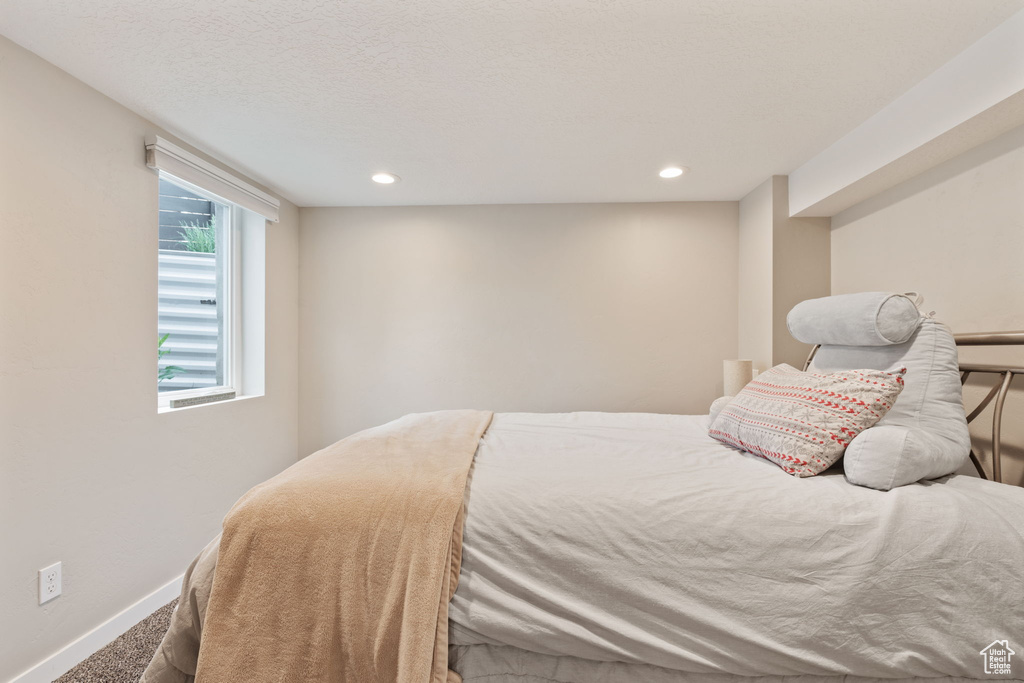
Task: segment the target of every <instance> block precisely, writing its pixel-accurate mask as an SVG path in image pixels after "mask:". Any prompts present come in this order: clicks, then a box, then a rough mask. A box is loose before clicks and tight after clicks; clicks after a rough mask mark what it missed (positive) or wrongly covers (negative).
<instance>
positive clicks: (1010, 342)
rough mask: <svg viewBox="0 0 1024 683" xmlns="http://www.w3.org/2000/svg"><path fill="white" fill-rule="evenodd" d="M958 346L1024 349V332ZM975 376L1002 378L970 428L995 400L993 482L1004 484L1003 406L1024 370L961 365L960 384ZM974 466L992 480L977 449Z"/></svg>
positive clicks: (970, 339) (985, 335)
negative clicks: (1022, 347)
mask: <svg viewBox="0 0 1024 683" xmlns="http://www.w3.org/2000/svg"><path fill="white" fill-rule="evenodd" d="M953 338H954V339H955V340H956V345H957V346H1024V331H1020V332H973V333H971V334H956V335H953ZM817 352H818V347H817V346H815V347H814V348H812V349H811V353H810V355H808V356H807V360H806V361H804V370H806V369H807V368H809V367H810V366H811V361H812V360H814V354H816V353H817ZM972 374H979V375H981V374H989V375H998V376H999V381H998V382H997V383H996V384H995V386H993V387H992V390H991V391H989V392H988V395H987V396H985V398H983V399H982V400H981V403H979V404H978V405H977V406H976V407H975V408H974V410H972V411H971V412H970V413H968V414H967V422H968V424H969V423H971V422H973V421H974V419H975V418H976V417H978V416H979V415H981V413H982V411H984V410H985V408H987V407H988V405H989V404H990V403H992V400H993V399H995V402H996V405H995V411H994V412H993V413H992V477H991V479H992V481H999V482H1001V481H1002V480H1003V466H1002V439H1001V437H1002V430H1003V404H1004V403H1006V394H1007V393H1009V391H1010V383H1011V382H1013V378H1014V377H1015V376H1016V375H1024V367H1014V366H1009V365H981V364H977V363H961V364H960V384H961V385H962V384H965V383H966V382H967V378H968V377H970V376H971V375H972ZM971 462H973V463H974V468H975V469H976V470H978V474H979V475H980V476H981V478H982V479H989V476H988V475H987V474H986V473H985V469H984V468H983V467H982V466H981V462H980V461H979V460H978V456H977V454H976V453H975V452H974V448H973V447H972V448H971Z"/></svg>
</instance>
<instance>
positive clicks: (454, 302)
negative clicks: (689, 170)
mask: <svg viewBox="0 0 1024 683" xmlns="http://www.w3.org/2000/svg"><path fill="white" fill-rule="evenodd" d="M736 222H737V205H736V204H735V203H724V202H723V203H665V204H576V205H573V204H562V205H558V204H549V205H517V206H458V207H390V208H351V209H349V208H333V209H302V210H301V211H300V224H301V240H300V245H301V246H300V268H299V272H300V294H301V296H300V300H301V313H300V338H301V354H300V358H301V363H300V365H301V375H300V379H301V381H300V386H301V388H302V389H301V398H300V414H301V433H302V440H301V445H300V448H301V451H302V452H303V453H307V452H310V451H312V450H314V449H316V448H319V447H322V446H325V445H327V444H329V443H331V442H332V441H334V440H336V439H339V438H341V437H343V436H346V435H348V434H350V433H352V432H354V431H357V430H359V429H362V428H365V427H370V426H372V425H376V424H379V423H381V422H384V421H386V420H391V419H393V418H396V417H398V416H400V415H402V414H404V413H408V412H413V411H429V410H437V409H441V408H457V407H477V408H490V409H493V410H498V411H573V410H605V411H651V412H673V413H704V412H706V411H707V406H708V404H709V403H710V402H711V401H712V400H713V399H714V398H715V397H717V396H718V395H720V393H721V391H722V387H721V382H722V380H721V374H722V373H721V360H722V359H724V358H732V357H735V355H736V320H737V313H736V310H737V299H736V296H737V294H736V275H737V273H736V269H737V263H736Z"/></svg>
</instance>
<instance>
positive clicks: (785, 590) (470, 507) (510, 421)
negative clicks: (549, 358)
mask: <svg viewBox="0 0 1024 683" xmlns="http://www.w3.org/2000/svg"><path fill="white" fill-rule="evenodd" d="M470 476H471V479H470V484H469V486H468V487H467V493H466V506H467V507H466V522H465V531H464V546H463V558H462V571H461V578H460V583H459V587H458V590H457V592H456V594H455V596H454V599H453V601H452V603H451V606H450V610H449V619H450V629H451V643H452V644H453V645H455V646H461V649H460V647H456V651H461V652H463V653H464V655H465V656H464V660H465V657H466V656H468V654H465V653H468V652H478V653H487V652H491V651H493V652H498V653H509V652H516V651H525V652H528V653H536V654H540V655H548V656H553V657H556V658H564V657H569V658H578V659H580V660H585V661H587V662H590V663H594V662H619V663H635V664H644V665H650V666H653V667H658V668H663V669H667V670H670V671H675V672H685V673H692V674H722V675H734V676H758V675H771V676H796V675H812V676H837V675H848V674H849V675H856V676H860V677H865V678H872V677H877V678H913V677H945V676H948V677H954V678H955V677H965V678H991V677H990V676H986V675H985V673H984V668H983V659H984V658H983V656H982V654H981V652H980V651H981V650H982V649H983V648H985V647H986V646H987V645H989V644H990V643H991V642H992V641H994V640H1002V639H1009V641H1010V645H1011V647H1013V648H1014V649H1015V650H1017V651H1018V652H1024V650H1021V646H1024V643H1022V642H1021V641H1020V638H1022V637H1024V604H1022V596H1024V575H1022V571H1021V567H1024V489H1020V488H1017V487H1011V486H1006V485H1000V484H995V483H992V482H987V481H983V480H980V479H977V478H973V477H965V476H959V475H954V476H951V477H947V478H944V479H941V480H937V481H933V482H924V483H920V484H915V485H911V486H906V487H901V488H898V489H895V490H893V491H888V492H882V491H874V490H871V489H866V488H862V487H857V486H853V485H851V484H849V483H848V482H847V481H846V480H845V479H844V477H843V474H842V471H841V470H835V471H830V472H826V473H824V474H822V475H819V476H817V477H811V478H807V479H798V478H794V477H791V476H789V475H787V474H786V473H785V472H783V471H782V470H780V469H779V468H778V467H776V466H775V465H774V464H772V463H770V462H767V461H765V460H762V459H760V458H757V457H755V456H750V455H748V454H745V453H742V452H740V451H737V450H734V449H731V448H729V447H727V446H724V445H722V444H720V443H718V442H716V441H714V440H712V439H711V438H709V437H708V436H707V417H706V416H673V415H653V414H606V413H571V414H543V415H542V414H525V413H514V414H513V413H508V414H497V415H495V417H494V420H493V422H492V423H491V426H490V428H489V429H488V431H487V433H486V434H485V435H484V438H483V439H482V440H481V443H480V447H479V449H478V451H477V455H476V460H475V463H474V466H473V470H472V472H471V475H470ZM486 645H489V646H498V647H510V648H513V649H510V650H500V649H494V648H492V649H491V650H488V649H486V648H485V649H483V650H481V649H473V648H467V647H466V646H486ZM476 656H478V657H481V656H483V654H479V655H476ZM470 661H472V660H470ZM565 661H568V660H565ZM1013 664H1014V665H1015V666H1016V667H1017V668H1022V667H1021V665H1020V664H1019V663H1018V662H1014V663H1013ZM527 673H528V672H525V671H524V672H523V673H521V674H520V675H524V676H525V675H527ZM1014 673H1018V672H1017V671H1016V670H1015V671H1014ZM531 675H532V674H531ZM1008 678H1013V676H1009V677H1008ZM538 680H544V679H543V678H538ZM565 680H572V679H565ZM595 680H598V679H595ZM599 680H605V679H604V678H600V679H599ZM608 680H609V681H612V680H617V679H613V678H608ZM680 680H681V681H685V680H687V679H680ZM707 680H712V679H707ZM723 680H727V679H723ZM808 680H811V679H808Z"/></svg>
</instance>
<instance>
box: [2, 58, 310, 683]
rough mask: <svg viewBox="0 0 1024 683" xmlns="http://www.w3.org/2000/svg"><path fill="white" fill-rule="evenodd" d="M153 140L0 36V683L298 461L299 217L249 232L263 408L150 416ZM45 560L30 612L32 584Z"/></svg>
mask: <svg viewBox="0 0 1024 683" xmlns="http://www.w3.org/2000/svg"><path fill="white" fill-rule="evenodd" d="M155 132H162V131H159V130H158V129H157V128H156V127H154V126H153V125H152V124H150V123H148V122H147V121H145V120H143V119H142V118H140V117H138V116H136V115H134V114H132V113H130V112H129V111H128V110H126V109H125V108H123V107H121V106H119V105H118V104H116V103H114V102H113V101H111V100H109V99H107V98H106V97H104V96H102V95H100V94H99V93H97V92H96V91H94V90H92V89H90V88H88V87H86V86H85V85H83V84H82V83H80V82H79V81H76V80H75V79H73V78H71V77H70V76H69V75H67V74H66V73H64V72H62V71H59V70H58V69H56V68H55V67H53V66H51V65H49V64H47V63H46V62H44V61H42V60H41V59H39V58H38V57H36V56H34V55H32V54H30V53H28V52H27V51H25V50H23V49H21V48H20V47H17V46H15V45H13V44H12V43H10V42H9V41H7V40H6V39H4V38H0V613H2V615H3V616H2V618H0V680H8V679H9V678H11V677H12V676H14V675H16V674H18V673H19V672H20V671H22V670H24V669H26V668H28V667H29V666H30V665H32V664H34V663H35V662H37V661H39V660H41V659H43V658H44V657H46V656H48V655H50V654H51V653H53V652H54V651H55V650H57V649H59V648H60V647H62V646H64V645H66V644H67V643H69V642H70V641H72V640H73V639H75V638H77V637H79V636H81V635H82V634H84V633H85V632H87V631H88V630H90V629H92V628H93V627H95V626H97V625H99V624H100V623H101V622H103V621H105V620H106V619H108V618H110V617H111V616H113V615H114V614H116V613H117V612H119V611H121V610H122V609H124V608H126V607H127V606H129V605H130V604H132V603H134V602H135V601H136V600H138V599H140V598H141V597H143V596H145V595H147V594H148V593H150V592H152V591H153V590H155V589H156V588H158V587H160V586H161V585H163V584H164V583H166V582H167V581H169V580H171V579H172V578H174V577H175V576H177V575H178V574H180V573H181V572H182V571H183V570H184V569H185V567H186V566H187V564H188V562H189V561H190V559H191V557H192V556H193V554H195V553H196V552H197V551H198V550H199V549H200V548H201V547H202V546H203V545H204V544H205V543H206V542H207V541H208V540H209V539H210V538H211V537H212V536H213V535H214V534H216V533H217V531H218V529H219V526H220V522H221V519H222V517H223V515H224V514H225V512H226V511H227V510H228V508H229V507H230V505H231V504H232V503H233V502H234V501H235V500H236V499H237V497H238V496H239V495H241V494H242V493H243V492H244V491H245V490H246V489H248V488H249V487H250V486H251V485H253V484H255V483H257V482H259V481H261V480H263V479H266V478H267V477H269V476H271V475H273V474H275V473H276V472H278V471H280V470H281V469H283V468H284V467H286V466H287V465H289V464H290V463H292V462H294V460H295V458H296V444H297V438H298V436H297V410H296V406H297V381H296V377H297V351H296V349H297V324H298V323H297V312H296V307H297V275H296V268H297V262H298V259H297V249H298V242H297V235H298V230H297V227H296V221H297V210H296V209H295V207H294V206H291V205H290V204H288V203H286V202H285V203H284V205H283V207H282V213H283V219H282V222H281V224H280V225H273V224H272V225H269V226H268V228H267V338H266V358H267V376H266V396H264V397H260V398H253V399H247V400H243V401H239V402H234V403H229V404H222V405H216V406H204V407H201V408H195V409H189V410H185V411H180V412H177V413H173V414H164V415H158V414H157V411H156V382H155V370H156V355H155V351H154V343H155V339H156V317H157V310H156V301H157V294H156V287H157V275H156V267H157V259H156V251H157V230H156V224H157V176H156V174H155V173H154V172H153V171H152V170H150V169H148V168H146V166H145V163H144V160H143V137H144V135H145V134H147V133H155ZM58 560H60V561H62V562H63V571H64V594H63V595H62V596H61V597H59V598H57V599H56V600H54V601H52V602H50V603H48V604H46V605H44V606H42V607H40V606H39V605H37V598H36V571H37V570H38V569H40V568H42V567H44V566H46V565H49V564H50V563H52V562H56V561H58Z"/></svg>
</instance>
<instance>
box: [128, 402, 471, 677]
mask: <svg viewBox="0 0 1024 683" xmlns="http://www.w3.org/2000/svg"><path fill="white" fill-rule="evenodd" d="M490 420H491V413H490V412H486V411H471V410H462V411H444V412H438V413H426V414H419V415H408V416H406V417H403V418H401V419H399V420H395V421H394V422H391V423H388V424H386V425H383V426H381V427H377V428H374V429H370V430H367V431H364V432H360V433H359V434H355V435H353V436H351V437H349V438H347V439H344V440H342V441H339V442H338V443H336V444H334V445H333V446H329V447H328V448H325V449H324V450H322V451H319V452H318V453H315V454H313V455H311V456H309V457H308V458H305V459H304V460H301V461H300V462H298V463H296V464H295V465H293V466H292V467H290V468H288V469H287V470H285V471H284V472H282V473H281V474H279V475H277V476H276V477H274V478H272V479H270V480H268V481H267V482H265V483H263V484H260V485H258V486H256V487H254V488H253V489H252V490H251V491H249V492H248V493H247V494H245V495H244V496H243V497H242V498H241V499H240V500H239V501H238V502H237V503H236V504H235V506H234V507H233V508H232V509H231V511H230V512H229V513H228V515H227V517H226V518H225V521H224V530H223V535H222V538H221V543H220V550H219V553H218V554H217V557H216V573H215V575H214V578H213V586H212V590H211V592H210V596H209V604H208V606H207V609H206V614H205V621H204V622H203V623H202V625H201V628H202V641H201V646H200V648H199V656H198V665H197V669H196V680H197V681H199V682H200V683H233V682H236V681H237V682H239V683H241V682H243V681H244V682H245V683H260V682H261V681H300V680H301V681H353V682H356V681H403V682H406V681H408V682H410V683H411V682H415V681H423V682H424V683H426V682H428V681H429V682H430V683H444V682H445V681H449V680H458V677H457V675H455V674H451V676H452V678H449V672H448V642H447V636H448V601H449V600H450V599H451V597H452V595H453V594H454V592H455V589H456V587H457V584H458V576H459V562H460V558H461V551H462V515H463V493H464V489H465V485H466V478H467V476H468V472H469V469H470V466H471V464H472V462H473V456H474V454H475V452H476V449H477V444H478V442H479V440H480V437H481V435H482V434H483V432H484V431H485V430H486V429H487V426H488V425H489V424H490ZM162 649H163V648H162ZM159 657H160V653H159V652H158V658H159ZM154 661H157V660H154ZM167 668H169V669H170V668H171V667H167ZM178 669H180V667H178ZM144 680H147V681H150V680H156V679H154V678H144Z"/></svg>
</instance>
